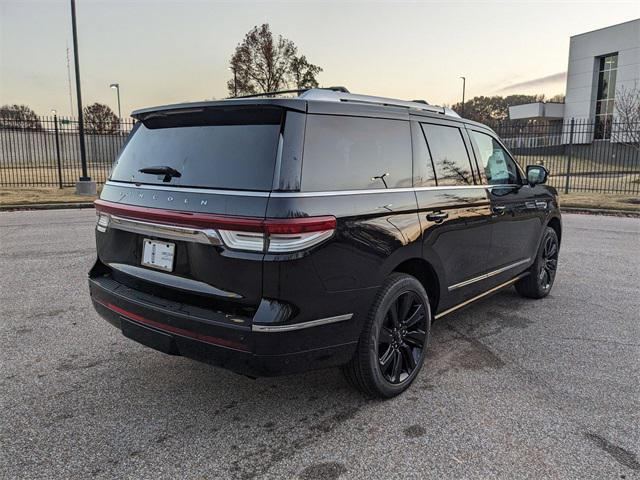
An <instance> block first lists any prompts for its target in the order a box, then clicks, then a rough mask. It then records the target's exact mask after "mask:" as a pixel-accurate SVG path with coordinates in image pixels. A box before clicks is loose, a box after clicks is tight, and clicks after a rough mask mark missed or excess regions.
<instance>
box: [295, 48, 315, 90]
mask: <svg viewBox="0 0 640 480" xmlns="http://www.w3.org/2000/svg"><path fill="white" fill-rule="evenodd" d="M320 72H322V68H320V67H319V66H317V65H314V64H312V63H309V62H308V61H307V57H305V56H304V55H301V56H300V57H294V58H293V59H292V61H291V66H290V72H289V74H290V76H291V81H292V83H293V85H294V86H295V88H297V89H302V88H317V87H318V80H316V76H317V75H318V74H319V73H320Z"/></svg>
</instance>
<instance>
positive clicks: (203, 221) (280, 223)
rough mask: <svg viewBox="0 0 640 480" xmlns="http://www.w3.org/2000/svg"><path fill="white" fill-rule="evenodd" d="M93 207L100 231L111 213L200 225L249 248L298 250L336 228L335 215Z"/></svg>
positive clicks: (223, 239)
mask: <svg viewBox="0 0 640 480" xmlns="http://www.w3.org/2000/svg"><path fill="white" fill-rule="evenodd" d="M95 207H96V212H97V214H98V224H97V229H98V230H99V231H100V232H104V231H106V229H107V228H108V227H109V225H110V222H109V218H110V216H111V215H113V216H117V217H122V218H129V219H135V220H139V221H142V222H148V223H149V224H150V225H151V224H153V225H154V226H156V227H158V226H165V225H166V226H167V227H168V228H170V227H186V228H190V229H199V230H202V231H206V232H207V235H209V236H210V235H211V234H212V233H213V232H215V235H217V237H218V238H219V240H220V242H221V243H222V244H224V245H225V246H226V247H228V248H230V249H233V250H243V251H251V252H268V253H290V252H298V251H300V250H305V249H307V248H310V247H313V246H314V245H318V244H319V243H322V242H323V241H325V240H327V239H329V238H331V237H332V236H333V234H334V232H335V230H336V218H335V217H333V216H323V217H302V218H283V219H276V218H267V219H262V218H251V217H231V216H225V215H215V214H209V213H192V212H177V211H173V210H161V209H157V208H147V207H136V206H133V205H121V204H115V203H111V202H107V201H104V200H96V201H95Z"/></svg>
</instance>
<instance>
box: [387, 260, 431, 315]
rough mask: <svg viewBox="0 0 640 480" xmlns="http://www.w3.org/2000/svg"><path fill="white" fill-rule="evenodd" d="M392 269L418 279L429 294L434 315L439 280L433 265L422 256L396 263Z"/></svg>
mask: <svg viewBox="0 0 640 480" xmlns="http://www.w3.org/2000/svg"><path fill="white" fill-rule="evenodd" d="M393 271H394V272H400V273H406V274H408V275H411V276H413V277H415V278H417V279H418V281H419V282H420V283H421V284H422V286H423V287H424V289H425V290H426V292H427V294H428V295H429V304H430V307H431V315H432V316H434V315H435V314H436V311H437V309H438V304H439V302H440V280H439V278H438V274H437V273H436V270H435V269H434V268H433V266H432V265H431V264H430V263H429V262H427V261H426V260H424V259H423V258H410V259H408V260H405V261H403V262H402V263H400V264H398V265H397V266H396V267H395V268H394V269H393Z"/></svg>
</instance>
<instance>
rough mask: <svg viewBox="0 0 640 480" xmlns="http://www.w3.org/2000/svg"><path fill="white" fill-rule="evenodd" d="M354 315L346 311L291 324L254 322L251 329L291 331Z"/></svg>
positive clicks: (342, 319) (258, 330)
mask: <svg viewBox="0 0 640 480" xmlns="http://www.w3.org/2000/svg"><path fill="white" fill-rule="evenodd" d="M352 317H353V313H346V314H344V315H337V316H335V317H327V318H320V319H318V320H311V321H309V322H302V323H293V324H290V325H257V324H255V323H254V324H253V325H252V326H251V330H252V331H254V332H290V331H291V330H301V329H303V328H311V327H317V326H319V325H327V324H329V323H336V322H343V321H345V320H350V319H351V318H352Z"/></svg>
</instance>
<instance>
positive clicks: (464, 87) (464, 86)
mask: <svg viewBox="0 0 640 480" xmlns="http://www.w3.org/2000/svg"><path fill="white" fill-rule="evenodd" d="M460 78H461V79H462V112H461V115H462V117H463V118H464V91H465V89H466V86H467V77H460Z"/></svg>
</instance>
